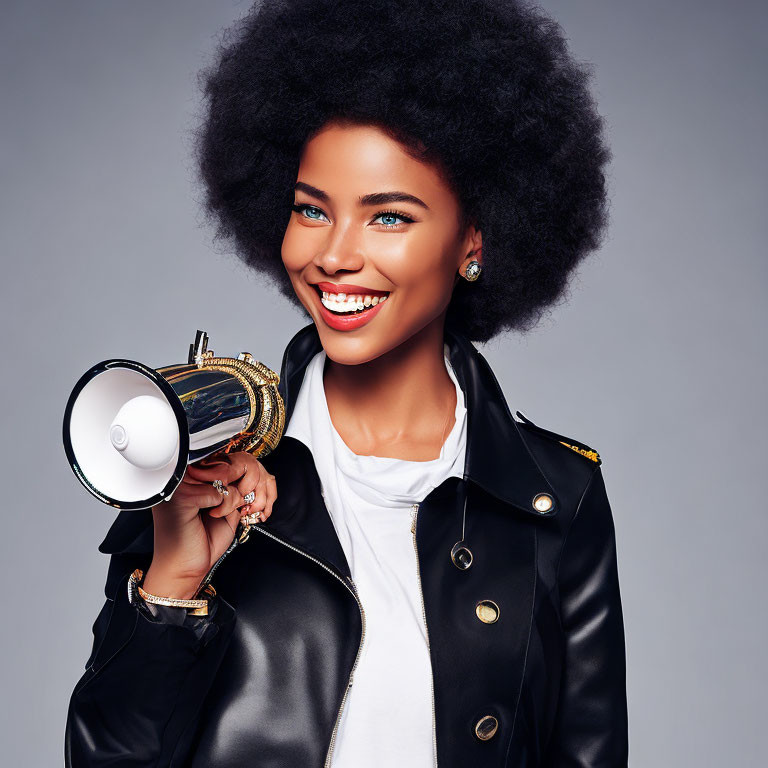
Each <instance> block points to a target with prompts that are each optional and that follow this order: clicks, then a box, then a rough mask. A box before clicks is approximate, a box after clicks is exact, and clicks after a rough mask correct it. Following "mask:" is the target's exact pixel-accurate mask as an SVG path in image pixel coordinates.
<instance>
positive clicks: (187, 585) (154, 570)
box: [142, 565, 204, 600]
mask: <svg viewBox="0 0 768 768" xmlns="http://www.w3.org/2000/svg"><path fill="white" fill-rule="evenodd" d="M203 577H204V574H203V576H192V577H190V576H182V575H178V574H176V573H174V572H172V571H168V570H165V569H162V568H158V567H156V566H154V565H150V567H149V569H148V570H147V572H146V574H145V576H144V581H143V583H142V587H143V589H145V590H146V591H147V592H150V593H151V594H153V595H157V596H158V597H172V598H175V599H177V600H190V599H192V598H194V596H195V593H196V592H197V589H198V587H199V586H200V582H201V581H202V580H203Z"/></svg>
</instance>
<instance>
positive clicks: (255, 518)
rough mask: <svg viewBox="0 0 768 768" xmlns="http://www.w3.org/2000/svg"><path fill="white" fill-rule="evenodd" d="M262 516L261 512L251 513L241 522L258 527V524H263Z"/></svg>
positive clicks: (243, 517) (242, 518) (244, 516)
mask: <svg viewBox="0 0 768 768" xmlns="http://www.w3.org/2000/svg"><path fill="white" fill-rule="evenodd" d="M260 514H261V512H251V513H250V514H248V515H243V516H242V517H241V518H240V520H241V521H242V522H243V523H246V524H248V525H256V523H260V522H261V518H260V517H259V515H260Z"/></svg>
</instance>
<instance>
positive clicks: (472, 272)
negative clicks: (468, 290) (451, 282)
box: [464, 259, 483, 283]
mask: <svg viewBox="0 0 768 768" xmlns="http://www.w3.org/2000/svg"><path fill="white" fill-rule="evenodd" d="M482 269H483V268H482V267H481V266H480V262H479V261H475V260H474V259H472V261H470V262H469V264H467V268H466V270H464V279H465V280H467V281H468V282H470V283H474V282H475V280H477V278H478V277H480V272H481V271H482Z"/></svg>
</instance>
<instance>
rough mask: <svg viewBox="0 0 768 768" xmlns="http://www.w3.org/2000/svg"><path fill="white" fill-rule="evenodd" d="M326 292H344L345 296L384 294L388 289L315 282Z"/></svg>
mask: <svg viewBox="0 0 768 768" xmlns="http://www.w3.org/2000/svg"><path fill="white" fill-rule="evenodd" d="M315 285H316V286H317V287H318V288H319V289H320V290H321V291H326V293H346V294H347V296H386V295H387V294H388V293H389V291H378V290H376V289H375V288H365V287H364V286H362V285H353V284H352V283H315Z"/></svg>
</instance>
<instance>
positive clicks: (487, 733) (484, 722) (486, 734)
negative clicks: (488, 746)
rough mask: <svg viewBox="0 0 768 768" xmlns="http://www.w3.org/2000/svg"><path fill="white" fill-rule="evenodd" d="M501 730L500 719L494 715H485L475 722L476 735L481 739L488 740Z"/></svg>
mask: <svg viewBox="0 0 768 768" xmlns="http://www.w3.org/2000/svg"><path fill="white" fill-rule="evenodd" d="M498 730H499V721H498V720H497V719H496V718H495V717H494V716H493V715H485V716H484V717H481V718H480V719H479V720H478V721H477V722H476V723H475V736H477V738H478V739H480V741H488V739H491V738H493V737H494V736H495V735H496V731H498Z"/></svg>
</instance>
